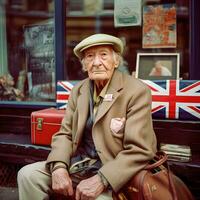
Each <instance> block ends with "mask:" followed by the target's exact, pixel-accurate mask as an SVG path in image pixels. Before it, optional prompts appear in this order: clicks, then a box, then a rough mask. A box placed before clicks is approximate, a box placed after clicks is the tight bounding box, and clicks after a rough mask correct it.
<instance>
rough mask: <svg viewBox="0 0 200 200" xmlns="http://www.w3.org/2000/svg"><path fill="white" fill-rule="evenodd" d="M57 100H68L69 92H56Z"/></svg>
mask: <svg viewBox="0 0 200 200" xmlns="http://www.w3.org/2000/svg"><path fill="white" fill-rule="evenodd" d="M56 99H57V100H68V99H69V94H57V95H56Z"/></svg>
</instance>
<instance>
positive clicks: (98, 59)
mask: <svg viewBox="0 0 200 200" xmlns="http://www.w3.org/2000/svg"><path fill="white" fill-rule="evenodd" d="M93 65H95V66H99V65H101V59H100V57H99V55H95V57H94V60H93Z"/></svg>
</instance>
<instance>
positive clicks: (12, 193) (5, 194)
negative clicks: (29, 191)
mask: <svg viewBox="0 0 200 200" xmlns="http://www.w3.org/2000/svg"><path fill="white" fill-rule="evenodd" d="M0 200H19V198H18V189H17V188H16V187H15V188H14V187H0Z"/></svg>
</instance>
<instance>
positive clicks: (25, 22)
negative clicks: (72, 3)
mask: <svg viewBox="0 0 200 200" xmlns="http://www.w3.org/2000/svg"><path fill="white" fill-rule="evenodd" d="M53 17H54V2H53V0H40V1H37V3H36V1H35V0H3V1H0V58H1V59H0V101H24V102H38V101H39V102H49V101H55V62H54V60H55V57H54V20H53ZM0 103H1V102H0Z"/></svg>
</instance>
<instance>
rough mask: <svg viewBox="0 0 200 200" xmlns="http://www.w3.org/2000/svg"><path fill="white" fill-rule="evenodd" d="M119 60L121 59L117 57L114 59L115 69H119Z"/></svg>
mask: <svg viewBox="0 0 200 200" xmlns="http://www.w3.org/2000/svg"><path fill="white" fill-rule="evenodd" d="M120 58H121V57H120V56H119V55H117V56H116V59H115V68H118V67H119V65H120Z"/></svg>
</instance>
